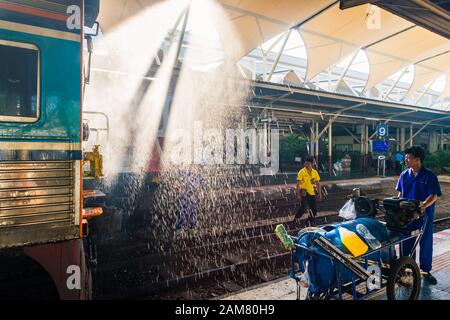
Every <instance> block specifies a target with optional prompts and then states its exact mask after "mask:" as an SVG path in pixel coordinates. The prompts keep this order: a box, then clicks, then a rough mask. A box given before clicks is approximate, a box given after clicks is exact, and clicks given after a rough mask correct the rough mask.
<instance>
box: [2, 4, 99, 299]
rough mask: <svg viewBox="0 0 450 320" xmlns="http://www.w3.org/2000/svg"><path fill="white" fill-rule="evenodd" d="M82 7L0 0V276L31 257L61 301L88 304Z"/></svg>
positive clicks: (80, 5)
mask: <svg viewBox="0 0 450 320" xmlns="http://www.w3.org/2000/svg"><path fill="white" fill-rule="evenodd" d="M84 10H85V5H84V1H83V0H70V1H68V0H51V1H50V0H46V1H41V0H33V1H30V0H14V1H13V0H11V1H9V0H8V1H1V2H0V57H1V58H0V256H2V255H3V258H4V257H5V256H8V257H9V258H11V257H13V258H11V259H12V263H11V261H10V262H9V263H8V264H4V263H3V264H2V263H0V264H2V266H5V265H7V266H8V269H7V270H4V269H5V268H6V267H3V269H2V270H0V273H1V272H3V273H5V272H6V273H8V272H10V271H14V270H13V269H14V268H15V267H14V261H22V260H21V259H23V258H24V257H27V258H28V259H30V258H31V259H32V260H33V262H34V263H36V265H38V266H39V268H41V269H43V270H44V271H45V272H46V273H47V274H48V275H49V277H51V279H52V280H53V282H54V286H55V288H56V291H57V294H56V296H57V297H59V298H61V299H87V298H90V291H91V290H90V273H89V269H88V267H87V261H86V254H85V249H84V246H83V236H84V235H85V234H86V231H87V218H88V216H89V215H90V214H92V213H93V212H94V213H95V212H97V213H98V212H100V211H101V210H97V211H95V210H90V211H85V209H83V198H84V197H83V187H82V183H83V182H82V179H83V177H82V159H83V155H82V140H83V139H82V137H83V133H82V98H83V85H84V75H83V63H82V62H83V43H84V31H83V28H82V27H80V26H84ZM98 209H100V208H98ZM6 277H7V276H6ZM0 279H1V277H0ZM0 281H1V280H0ZM30 285H31V284H30ZM35 285H36V284H35ZM0 286H2V283H1V282H0ZM18 297H19V298H20V295H19V296H18Z"/></svg>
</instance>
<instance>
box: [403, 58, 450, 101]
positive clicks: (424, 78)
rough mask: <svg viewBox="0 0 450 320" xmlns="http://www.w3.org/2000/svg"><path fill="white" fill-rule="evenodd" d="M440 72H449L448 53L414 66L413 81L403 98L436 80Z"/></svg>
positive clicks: (449, 60) (449, 61)
mask: <svg viewBox="0 0 450 320" xmlns="http://www.w3.org/2000/svg"><path fill="white" fill-rule="evenodd" d="M441 70H445V71H446V70H450V53H446V54H442V55H438V56H436V57H434V58H432V59H429V60H426V61H423V62H420V63H417V64H415V65H414V80H413V82H412V84H411V87H410V88H409V90H408V93H407V94H406V95H405V97H408V96H410V95H412V94H413V93H414V92H416V91H417V90H418V89H420V88H421V87H422V86H424V85H426V84H427V83H429V82H430V81H433V80H434V79H436V78H437V77H438V76H439V75H441V74H442V71H441Z"/></svg>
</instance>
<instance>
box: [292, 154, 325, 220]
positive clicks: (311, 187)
mask: <svg viewBox="0 0 450 320" xmlns="http://www.w3.org/2000/svg"><path fill="white" fill-rule="evenodd" d="M319 181H320V176H319V173H318V172H317V170H315V169H314V168H313V160H312V159H311V158H308V159H306V160H305V167H304V168H303V169H301V170H300V171H299V172H298V174H297V188H296V196H297V200H298V201H299V204H300V209H299V210H298V211H297V214H296V215H295V219H299V218H300V217H301V216H302V215H303V214H304V213H305V211H306V210H307V208H308V207H309V210H308V212H309V219H310V221H311V220H313V219H314V218H315V217H316V215H317V197H318V198H319V200H321V199H322V193H321V192H320V190H321V189H320V182H319ZM316 195H317V196H316Z"/></svg>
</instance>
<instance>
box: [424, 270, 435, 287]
mask: <svg viewBox="0 0 450 320" xmlns="http://www.w3.org/2000/svg"><path fill="white" fill-rule="evenodd" d="M422 276H423V278H424V279H425V281H426V282H428V283H429V284H432V285H435V284H437V280H436V278H435V277H433V275H432V274H431V273H429V272H424V273H423V274H422Z"/></svg>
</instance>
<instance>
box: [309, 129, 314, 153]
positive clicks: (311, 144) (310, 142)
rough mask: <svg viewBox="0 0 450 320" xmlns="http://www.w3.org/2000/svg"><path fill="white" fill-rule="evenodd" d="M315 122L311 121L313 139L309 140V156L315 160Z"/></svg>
mask: <svg viewBox="0 0 450 320" xmlns="http://www.w3.org/2000/svg"><path fill="white" fill-rule="evenodd" d="M314 126H315V125H314V120H312V121H311V128H310V131H311V138H310V139H309V156H310V157H311V158H313V157H314V142H315V139H314V136H315V134H314Z"/></svg>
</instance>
